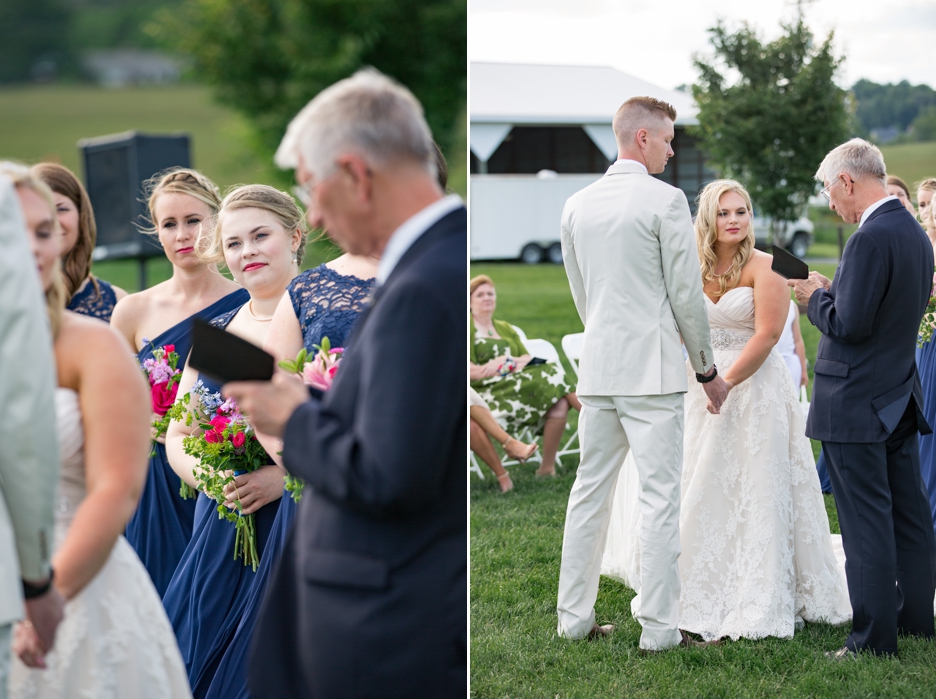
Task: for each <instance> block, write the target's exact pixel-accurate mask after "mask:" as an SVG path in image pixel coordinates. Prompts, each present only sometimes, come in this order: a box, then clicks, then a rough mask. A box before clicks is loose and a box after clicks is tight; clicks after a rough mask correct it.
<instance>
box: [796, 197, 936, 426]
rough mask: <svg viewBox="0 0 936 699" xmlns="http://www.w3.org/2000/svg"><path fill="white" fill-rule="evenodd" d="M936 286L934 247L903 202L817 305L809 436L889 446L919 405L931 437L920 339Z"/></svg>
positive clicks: (856, 244)
mask: <svg viewBox="0 0 936 699" xmlns="http://www.w3.org/2000/svg"><path fill="white" fill-rule="evenodd" d="M932 285H933V246H932V245H931V244H930V242H929V240H928V239H927V237H926V234H925V233H924V232H923V229H922V228H921V227H920V224H918V223H917V222H916V219H914V218H913V216H912V215H911V214H910V213H909V212H908V211H907V210H906V209H905V208H904V207H903V205H902V204H901V203H900V202H899V201H896V200H895V201H889V202H886V203H884V204H882V205H881V206H880V207H879V208H878V209H877V210H875V211H874V212H873V213H872V214H871V215H870V216H869V217H868V219H867V220H866V221H865V223H864V225H862V226H861V227H860V228H859V229H858V230H857V231H855V233H854V234H853V235H852V236H851V238H849V240H848V244H847V245H846V246H845V251H844V253H843V255H842V260H841V262H840V263H839V267H838V270H837V271H836V273H835V279H834V280H833V282H832V287H831V288H830V289H829V290H828V291H825V290H824V289H820V290H819V291H817V292H815V293H814V294H813V295H812V297H811V298H810V299H809V310H808V317H809V320H810V322H811V323H812V324H813V325H815V326H816V327H817V328H819V330H820V332H821V333H822V338H821V339H820V340H819V351H818V353H817V356H816V366H815V368H814V369H815V382H814V383H813V394H812V404H811V405H810V408H809V418H808V420H807V422H806V434H807V436H809V437H811V438H812V439H818V440H821V441H824V442H850V443H873V442H883V441H884V440H886V439H887V437H888V436H889V435H890V433H891V432H892V431H893V430H894V428H895V427H896V426H897V423H898V422H899V421H900V418H901V417H902V416H903V414H904V411H905V410H906V408H907V404H908V402H909V401H910V400H911V399H912V400H914V402H915V405H916V412H917V425H918V427H919V429H920V431H921V432H922V433H923V434H929V433H930V431H931V430H930V428H929V425H927V423H926V420H925V418H924V417H923V413H922V406H923V391H922V388H921V386H920V377H919V374H918V373H917V367H916V357H915V352H916V340H917V332H918V330H919V327H920V320H921V319H922V318H923V313H924V311H925V310H926V304H927V301H928V300H929V295H930V290H931V288H932Z"/></svg>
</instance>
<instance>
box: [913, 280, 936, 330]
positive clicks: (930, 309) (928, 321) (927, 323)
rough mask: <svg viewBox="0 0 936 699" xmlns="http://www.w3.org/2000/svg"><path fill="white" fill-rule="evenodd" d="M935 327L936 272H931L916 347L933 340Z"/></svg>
mask: <svg viewBox="0 0 936 699" xmlns="http://www.w3.org/2000/svg"><path fill="white" fill-rule="evenodd" d="M934 326H936V270H934V272H933V286H932V288H931V289H930V298H929V302H928V303H927V304H926V310H925V311H924V312H923V320H921V321H920V334H919V337H917V347H920V348H922V347H923V345H925V344H926V343H927V342H929V341H930V340H932V339H933V327H934Z"/></svg>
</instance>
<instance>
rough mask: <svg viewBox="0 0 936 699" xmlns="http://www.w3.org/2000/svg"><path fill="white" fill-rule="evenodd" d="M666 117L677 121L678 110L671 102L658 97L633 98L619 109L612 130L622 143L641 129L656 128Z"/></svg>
mask: <svg viewBox="0 0 936 699" xmlns="http://www.w3.org/2000/svg"><path fill="white" fill-rule="evenodd" d="M664 117H669V118H670V119H671V120H672V121H676V110H675V109H674V108H673V105H671V104H670V103H669V102H664V101H663V100H658V99H657V98H656V97H646V96H640V97H631V98H630V99H629V100H627V101H626V102H625V103H624V104H622V105H621V106H620V107H618V110H617V112H616V113H615V115H614V120H613V121H612V122H611V129H612V130H613V131H614V136H615V138H617V140H618V142H621V141H622V140H628V137H629V135H630V134H634V133H637V131H638V130H640V129H652V128H655V127H656V126H657V125H658V122H660V121H661V120H662V119H663V118H664ZM622 137H623V138H622Z"/></svg>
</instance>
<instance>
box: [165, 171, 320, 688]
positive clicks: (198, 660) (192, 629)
mask: <svg viewBox="0 0 936 699" xmlns="http://www.w3.org/2000/svg"><path fill="white" fill-rule="evenodd" d="M304 242H305V222H304V220H303V218H302V214H301V213H300V212H299V209H298V208H297V207H296V205H295V203H294V202H293V200H292V199H291V198H290V197H289V195H287V194H284V193H282V192H279V191H277V190H275V189H273V188H272V187H267V186H265V185H247V186H244V187H239V188H238V189H236V190H234V191H233V192H231V193H230V194H228V195H227V196H226V197H225V199H224V202H223V203H222V206H221V210H220V213H219V215H218V225H217V227H216V230H215V232H214V235H213V244H212V247H211V249H210V250H208V251H206V252H205V253H204V255H205V256H207V257H208V259H217V258H219V257H220V256H221V255H223V260H224V262H225V264H226V265H227V267H228V269H230V270H231V273H232V274H233V276H234V278H235V279H237V280H238V281H240V282H241V283H242V284H243V285H244V287H245V288H246V289H247V291H248V292H249V293H250V300H249V301H247V303H245V304H244V305H242V306H241V307H240V308H238V309H235V310H232V311H229V312H228V313H225V314H223V315H221V316H219V317H218V318H215V319H214V320H212V321H211V322H212V324H214V325H216V326H217V327H221V328H225V329H227V330H228V332H231V333H234V334H236V335H239V336H241V337H244V338H245V339H247V340H249V341H251V342H253V343H254V344H257V345H262V344H263V343H264V340H265V338H266V336H267V334H268V332H269V330H270V327H271V325H272V320H273V314H274V312H275V310H276V308H277V304H278V303H279V301H280V299H281V298H282V296H283V293H284V292H285V290H286V287H287V285H288V284H289V282H290V281H291V280H292V279H293V278H294V277H295V275H296V274H297V273H298V271H299V261H300V260H301V258H302V253H303V247H304ZM198 380H201V381H202V383H203V384H204V385H205V386H206V387H207V388H208V389H209V390H210V391H212V392H214V391H217V390H218V388H219V386H218V385H217V384H214V383H212V382H210V381H208V380H207V379H205V378H201V377H198V376H197V372H196V371H195V370H193V369H191V368H190V367H186V368H185V370H184V372H183V374H182V378H181V380H180V383H179V395H180V396H182V395H184V394H185V393H186V392H187V391H188V390H189V389H190V388H191V387H192V386H194V385H195V383H196V381H198ZM197 429H198V425H197V423H196V424H193V425H191V426H186V425H185V424H184V422H182V421H173V422H172V423H171V424H170V426H169V431H168V433H167V435H166V449H167V454H168V456H169V461H170V464H171V465H172V468H173V469H174V470H175V472H176V473H177V474H178V475H179V476H180V477H181V478H182V479H183V480H184V481H186V482H187V483H188V484H189V485H191V486H192V487H197V485H198V484H197V482H196V480H195V478H194V475H193V471H194V469H196V467H197V462H196V460H195V459H194V457H191V456H189V455H187V454H185V451H184V448H183V440H184V438H185V437H186V436H187V435H189V434H193V433H195V431H196V430H197ZM284 474H285V472H284V471H283V469H282V468H281V467H279V466H277V465H276V464H275V463H273V461H272V460H270V465H268V466H265V467H263V468H260V469H258V470H257V471H254V472H252V473H248V474H245V475H241V476H238V477H237V479H236V480H235V485H236V493H235V491H234V488H233V487H232V486H229V487H228V491H227V495H228V498H229V499H228V501H227V502H226V503H225V504H226V505H227V506H228V507H233V506H234V499H235V498H239V500H240V503H241V506H242V509H243V512H244V513H247V514H251V513H252V514H254V517H255V522H256V530H257V549H258V553H259V557H260V566H259V567H258V569H257V571H256V572H254V571H253V569H252V568H251V567H250V566H248V565H245V564H244V563H243V561H242V560H241V559H240V558H235V557H234V539H235V528H234V526H233V525H232V524H231V523H230V522H228V521H227V520H222V519H219V517H218V515H217V512H216V510H215V508H216V506H217V505H216V503H215V502H214V501H213V500H210V499H209V498H208V497H207V496H206V495H205V494H203V493H199V495H198V504H197V509H196V512H195V529H194V533H193V535H192V539H191V541H190V542H189V545H188V547H187V548H186V550H185V553H184V554H183V556H182V559H181V561H180V563H179V566H178V568H177V569H176V571H175V574H174V575H173V577H172V580H171V582H170V583H169V587H168V589H167V590H166V594H165V595H164V597H163V603H164V604H165V607H166V612H167V613H168V615H169V620H170V621H171V622H172V626H173V629H174V630H175V632H176V637H177V639H178V641H179V647H180V649H181V650H182V657H183V659H184V660H185V663H186V668H187V670H188V673H189V681H190V683H191V685H192V692H193V694H194V696H196V697H205V696H206V695H207V693H208V690H209V687H210V686H211V684H212V680H213V679H214V678H215V677H216V676H217V672H218V667H219V665H220V663H221V661H222V659H223V658H224V657H225V656H226V655H228V654H229V648H230V646H231V645H232V643H234V642H235V641H237V640H239V639H241V638H242V637H245V638H249V637H250V635H251V632H252V626H250V625H247V624H245V620H246V619H248V618H250V617H252V614H250V607H249V597H250V591H251V589H252V587H253V585H254V583H255V581H256V580H257V579H259V578H260V577H262V576H265V575H266V569H267V566H266V562H267V558H268V557H269V546H270V544H269V536H270V531H271V529H272V527H273V523H274V520H275V519H276V516H277V512H278V510H279V508H280V506H281V498H282V494H283V476H284ZM239 662H240V664H241V665H245V664H246V656H244V657H242V658H241V659H240V661H239ZM240 685H241V686H240V687H239V688H238V687H234V688H233V689H232V690H231V693H229V694H226V695H225V696H228V697H230V696H236V695H237V693H238V692H246V675H244V674H243V673H242V677H241V682H240Z"/></svg>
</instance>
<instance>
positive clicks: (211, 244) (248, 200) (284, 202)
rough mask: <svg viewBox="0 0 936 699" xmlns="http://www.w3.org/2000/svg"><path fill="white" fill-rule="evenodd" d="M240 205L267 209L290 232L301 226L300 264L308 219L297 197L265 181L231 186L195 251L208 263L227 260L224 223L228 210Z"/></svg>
mask: <svg viewBox="0 0 936 699" xmlns="http://www.w3.org/2000/svg"><path fill="white" fill-rule="evenodd" d="M238 209H260V210H261V211H268V212H269V213H271V214H273V216H275V217H276V220H277V221H279V223H280V225H282V226H283V228H284V229H285V231H286V233H287V235H292V232H293V231H296V230H298V231H299V233H300V234H301V235H300V238H299V247H298V248H297V249H296V253H295V255H296V263H297V264H299V265H301V264H302V258H303V257H304V256H305V246H306V234H307V232H308V229H307V226H306V219H305V216H304V215H303V214H302V212H301V211H300V210H299V207H298V206H297V205H296V201H295V200H294V199H293V198H292V197H291V196H289V195H288V194H286V192H281V191H280V190H278V189H276V188H275V187H270V186H268V185H265V184H245V185H239V186H236V187H234V188H232V189H231V190H230V191H228V193H227V194H226V195H225V196H224V200H223V201H222V202H221V207H220V209H219V210H218V213H217V215H215V217H214V219H213V221H212V224H213V225H212V226H211V232H210V235H207V236H204V237H202V238H201V239H200V240H199V244H198V247H197V248H196V252H197V253H198V256H199V258H201V259H202V260H204V261H205V262H209V263H216V264H221V265H223V264H224V248H223V247H222V244H221V231H222V229H223V227H224V218H225V214H227V213H229V212H231V211H237V210H238Z"/></svg>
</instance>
